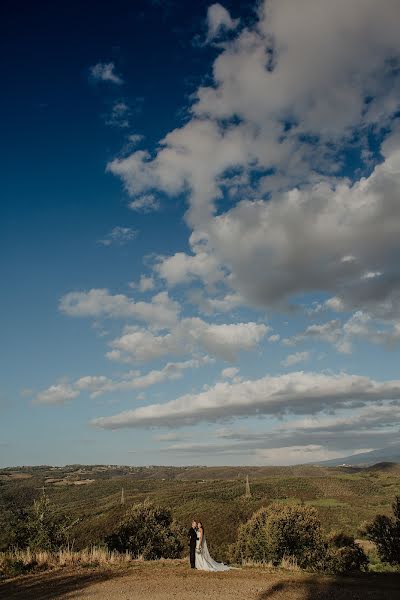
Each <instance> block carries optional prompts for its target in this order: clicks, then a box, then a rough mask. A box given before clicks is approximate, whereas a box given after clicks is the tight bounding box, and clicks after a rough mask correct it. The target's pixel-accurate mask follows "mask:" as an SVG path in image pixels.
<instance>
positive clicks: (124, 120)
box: [105, 100, 132, 137]
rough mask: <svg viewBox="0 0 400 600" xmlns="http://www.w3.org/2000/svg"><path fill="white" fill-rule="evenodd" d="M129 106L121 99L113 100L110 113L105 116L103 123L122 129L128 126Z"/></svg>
mask: <svg viewBox="0 0 400 600" xmlns="http://www.w3.org/2000/svg"><path fill="white" fill-rule="evenodd" d="M130 112H131V111H130V109H129V106H128V105H127V104H126V102H124V101H123V100H118V101H117V102H114V104H113V106H112V108H111V112H110V114H109V115H108V116H107V117H106V118H105V124H106V125H111V126H112V127H120V128H122V129H124V128H126V127H129V115H130ZM131 137H132V136H131Z"/></svg>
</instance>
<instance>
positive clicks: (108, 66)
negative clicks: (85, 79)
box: [90, 62, 123, 85]
mask: <svg viewBox="0 0 400 600" xmlns="http://www.w3.org/2000/svg"><path fill="white" fill-rule="evenodd" d="M90 75H91V78H92V79H93V80H95V81H106V82H108V83H114V84H116V85H121V84H122V83H123V80H122V78H121V77H120V76H119V75H117V73H116V72H115V64H114V63H113V62H109V63H97V64H96V65H94V66H93V67H91V68H90Z"/></svg>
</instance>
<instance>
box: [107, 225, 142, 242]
mask: <svg viewBox="0 0 400 600" xmlns="http://www.w3.org/2000/svg"><path fill="white" fill-rule="evenodd" d="M137 235H138V231H136V230H135V229H131V228H130V227H119V226H117V227H114V228H113V229H112V230H111V231H110V233H108V234H107V235H106V237H105V238H104V239H102V240H99V242H98V243H99V244H102V245H103V246H111V245H112V244H118V245H119V246H122V245H123V244H127V243H128V242H131V241H132V240H134V239H135V238H136V237H137Z"/></svg>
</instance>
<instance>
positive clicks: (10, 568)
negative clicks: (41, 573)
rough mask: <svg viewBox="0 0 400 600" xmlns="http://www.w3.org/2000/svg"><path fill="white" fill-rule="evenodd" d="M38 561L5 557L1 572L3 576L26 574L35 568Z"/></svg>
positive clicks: (0, 567)
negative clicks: (27, 561) (28, 561)
mask: <svg viewBox="0 0 400 600" xmlns="http://www.w3.org/2000/svg"><path fill="white" fill-rule="evenodd" d="M35 567H36V563H34V562H31V563H28V564H26V563H24V562H23V561H22V560H18V559H12V558H8V557H7V558H5V559H4V560H3V561H2V563H1V565H0V574H1V575H2V576H3V577H17V576H18V575H25V573H29V571H32V570H34V569H35Z"/></svg>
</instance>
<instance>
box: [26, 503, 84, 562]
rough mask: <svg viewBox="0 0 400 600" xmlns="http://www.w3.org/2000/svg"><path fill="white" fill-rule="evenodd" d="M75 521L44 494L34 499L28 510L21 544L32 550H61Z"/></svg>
mask: <svg viewBox="0 0 400 600" xmlns="http://www.w3.org/2000/svg"><path fill="white" fill-rule="evenodd" d="M75 523H76V521H73V520H72V519H71V518H70V517H68V516H66V515H64V514H62V513H59V512H58V511H57V508H56V506H55V505H54V504H53V503H52V502H51V501H50V500H49V498H48V496H46V495H45V494H44V495H43V496H41V497H40V498H39V500H35V501H34V503H33V506H32V507H31V509H30V510H29V511H28V512H27V516H26V522H25V527H22V528H21V540H20V544H19V545H20V547H23V546H25V547H29V548H31V549H32V550H50V551H51V550H59V549H60V548H62V546H64V545H66V544H67V543H68V534H69V530H70V528H71V527H72V526H73V525H74V524H75ZM23 536H25V539H24V537H23Z"/></svg>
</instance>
